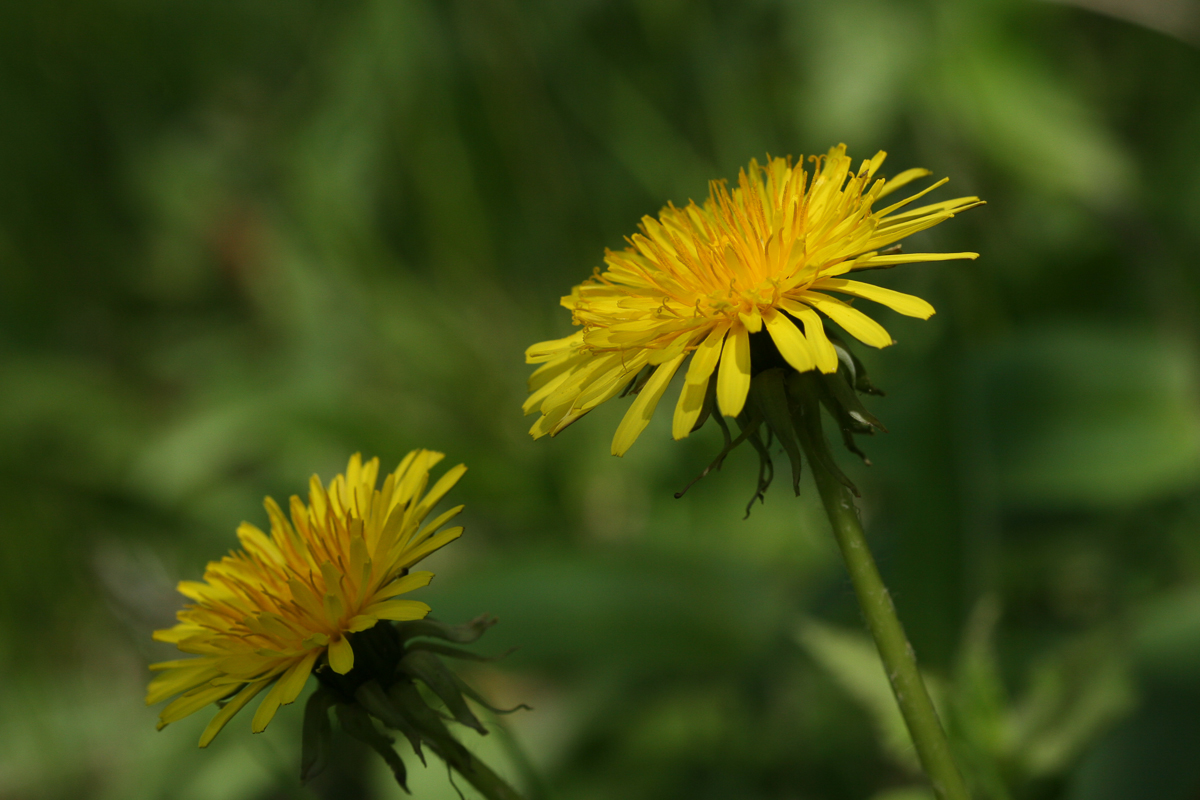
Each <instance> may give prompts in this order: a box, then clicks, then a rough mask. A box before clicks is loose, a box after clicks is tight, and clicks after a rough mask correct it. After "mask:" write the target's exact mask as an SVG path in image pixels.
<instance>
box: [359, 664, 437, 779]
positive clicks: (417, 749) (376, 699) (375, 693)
mask: <svg viewBox="0 0 1200 800" xmlns="http://www.w3.org/2000/svg"><path fill="white" fill-rule="evenodd" d="M354 699H355V700H357V701H358V703H359V705H361V706H362V707H363V708H365V709H366V710H367V712H368V713H369V714H371V715H372V716H374V717H375V718H376V719H378V720H379V721H380V722H382V723H383V724H384V725H386V726H388V727H389V728H392V729H393V730H397V731H400V733H402V734H404V738H405V739H408V743H409V744H410V745H412V749H413V752H414V753H416V754H417V758H419V759H421V763H422V764H424V763H425V754H424V753H422V752H421V734H420V732H419V731H418V730H417V728H416V726H414V725H413V724H412V722H411V721H410V720H409V719H407V718H406V717H405V716H404V715H403V714H401V713H400V711H399V710H398V709H397V708H396V707H395V706H394V705H393V704H392V701H391V699H390V698H389V697H388V695H387V694H386V693H385V692H384V691H383V687H382V686H380V685H379V681H376V680H370V681H367V682H366V683H364V684H363V685H362V686H360V687H358V691H357V692H355V694H354Z"/></svg>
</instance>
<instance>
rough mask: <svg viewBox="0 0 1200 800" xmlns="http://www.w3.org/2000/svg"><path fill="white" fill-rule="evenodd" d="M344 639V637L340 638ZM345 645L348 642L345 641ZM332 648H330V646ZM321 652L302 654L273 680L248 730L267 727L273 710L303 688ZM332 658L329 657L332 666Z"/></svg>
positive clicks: (291, 698) (259, 731) (258, 731)
mask: <svg viewBox="0 0 1200 800" xmlns="http://www.w3.org/2000/svg"><path fill="white" fill-rule="evenodd" d="M342 641H345V639H342ZM347 647H349V644H348V643H347ZM331 649H332V648H331ZM320 654H321V651H320V650H312V651H310V652H308V653H305V654H304V657H303V658H301V659H300V660H299V661H297V662H296V663H295V664H292V665H291V666H290V667H288V669H287V671H286V672H284V673H283V676H282V677H280V679H279V680H277V681H276V682H275V685H274V686H272V687H271V691H269V692H267V696H266V697H264V698H263V701H262V702H261V703H259V704H258V709H257V710H255V712H254V719H253V720H251V721H250V730H251V731H253V732H254V733H262V732H263V731H264V730H266V729H267V725H268V724H269V723H270V722H271V720H272V719H274V717H275V712H276V711H278V710H279V707H280V706H285V705H287V704H288V703H291V702H293V701H294V700H295V699H296V698H297V697H298V696H299V695H300V692H301V691H302V690H303V689H304V684H305V682H306V681H307V680H308V675H309V673H310V672H312V666H313V663H314V662H315V661H316V660H317V656H319V655H320ZM350 658H351V664H353V660H354V656H353V653H351V656H350ZM332 664H333V660H332V659H330V665H331V666H332ZM334 669H335V671H338V672H341V673H342V674H343V675H344V674H345V673H346V672H349V670H348V669H347V670H345V671H341V670H337V668H336V667H335V668H334Z"/></svg>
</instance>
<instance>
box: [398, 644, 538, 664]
mask: <svg viewBox="0 0 1200 800" xmlns="http://www.w3.org/2000/svg"><path fill="white" fill-rule="evenodd" d="M516 649H517V648H515V647H510V648H509V649H507V650H505V651H504V652H503V653H499V654H497V655H494V656H484V655H480V654H479V653H472V652H471V651H470V650H463V649H462V648H461V647H452V646H451V645H448V644H442V643H441V642H423V641H422V642H413V643H412V644H410V645H409V646H408V652H410V653H411V652H414V651H417V650H420V651H423V652H426V653H436V654H437V655H439V656H446V657H447V658H461V659H462V660H463V661H499V660H500V659H502V658H506V657H508V656H509V655H511V654H512V653H513V651H514V650H516Z"/></svg>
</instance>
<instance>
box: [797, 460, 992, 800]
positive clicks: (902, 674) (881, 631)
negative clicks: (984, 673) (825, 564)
mask: <svg viewBox="0 0 1200 800" xmlns="http://www.w3.org/2000/svg"><path fill="white" fill-rule="evenodd" d="M813 474H814V476H815V478H816V481H817V489H818V490H819V491H820V493H821V500H822V502H823V503H824V504H825V513H826V514H828V515H829V522H830V524H831V525H832V526H833V535H834V536H835V537H836V538H837V542H838V546H839V547H840V548H841V550H842V557H843V558H845V560H846V567H847V569H848V570H849V571H850V581H851V583H853V584H854V593H855V594H856V595H857V596H858V604H859V606H860V607H861V608H862V612H863V616H864V617H866V620H867V627H868V628H870V630H871V635H872V636H873V637H874V638H875V646H876V647H878V648H879V657H880V659H881V660H882V661H883V667H884V670H885V671H886V672H887V676H888V680H890V681H891V684H892V691H893V692H894V693H895V695H896V702H897V704H899V706H900V713H901V714H903V716H904V722H905V724H907V725H908V733H909V735H910V736H911V737H912V740H913V744H914V745H916V748H917V755H918V757H919V758H920V759H921V766H922V767H924V768H925V774H926V775H928V776H929V781H930V783H932V784H933V791H934V792H935V793H936V794H937V796H938V797H939V798H940V799H941V800H969V797H970V796H969V795H968V794H967V787H966V785H965V784H964V783H963V779H962V775H960V774H959V771H958V767H957V766H956V765H955V763H954V756H953V755H952V754H951V752H950V744H949V742H947V741H946V734H945V732H944V731H943V730H942V724H941V722H940V721H939V720H938V716H937V711H935V710H934V708H933V702H932V701H931V700H930V699H929V692H928V691H927V690H926V689H925V682H924V681H923V680H922V679H921V673H920V671H919V670H918V669H917V657H916V654H915V653H913V649H912V645H910V644H909V643H908V639H907V638H906V637H905V635H904V628H903V627H902V626H901V625H900V619H899V618H898V617H897V616H896V607H895V606H894V605H893V604H892V596H891V595H890V594H888V590H887V587H886V586H884V585H883V579H882V578H881V577H880V576H879V569H878V568H877V567H876V566H875V559H874V558H873V557H872V556H871V551H870V549H869V548H868V547H867V540H866V537H865V536H863V529H862V523H861V522H859V519H858V512H857V510H856V509H855V507H854V496H853V495H852V494H851V493H850V490H849V489H847V488H846V487H845V486H843V485H842V483H841V482H840V481H838V479H837V478H836V477H834V476H833V475H831V474H830V473H829V472H828V471H826V470H824V469H822V468H821V467H820V466H818V465H814V467H813Z"/></svg>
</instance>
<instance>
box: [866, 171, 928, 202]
mask: <svg viewBox="0 0 1200 800" xmlns="http://www.w3.org/2000/svg"><path fill="white" fill-rule="evenodd" d="M932 174H933V173H932V172H930V171H929V170H927V169H922V168H920V167H915V168H914V169H906V170H904V172H901V173H900V174H899V175H897V176H896V177H894V178H892V179H891V180H890V181H888V182H887V183H885V184H884V185H883V191H882V192H880V193H879V196H880V197H887V196H888V195H889V194H891V193H892V192H894V191H896V190H897V189H900V188H902V187H904V186H907V185H908V184H910V183H912V182H913V181H915V180H917V179H918V178H924V177H925V176H926V175H932Z"/></svg>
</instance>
